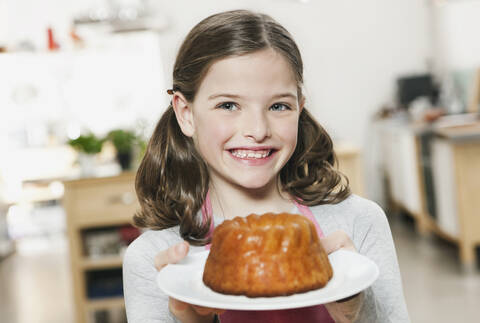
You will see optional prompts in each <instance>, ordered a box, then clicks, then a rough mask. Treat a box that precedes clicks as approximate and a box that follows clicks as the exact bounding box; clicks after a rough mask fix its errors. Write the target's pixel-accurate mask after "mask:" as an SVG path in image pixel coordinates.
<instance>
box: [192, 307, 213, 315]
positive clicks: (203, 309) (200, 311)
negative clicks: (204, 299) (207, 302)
mask: <svg viewBox="0 0 480 323" xmlns="http://www.w3.org/2000/svg"><path fill="white" fill-rule="evenodd" d="M192 307H193V309H194V310H195V312H197V313H198V314H200V315H207V314H210V313H212V312H215V310H214V309H213V308H210V307H203V306H198V305H192Z"/></svg>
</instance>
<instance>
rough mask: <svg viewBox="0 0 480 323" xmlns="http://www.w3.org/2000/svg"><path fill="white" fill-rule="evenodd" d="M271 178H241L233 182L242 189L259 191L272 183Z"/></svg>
mask: <svg viewBox="0 0 480 323" xmlns="http://www.w3.org/2000/svg"><path fill="white" fill-rule="evenodd" d="M272 180H273V178H271V177H268V178H261V177H258V176H256V177H252V178H248V177H243V178H242V179H240V180H236V181H234V182H235V183H236V184H237V185H238V186H241V187H244V188H246V189H261V188H263V187H266V186H268V184H270V183H271V182H272Z"/></svg>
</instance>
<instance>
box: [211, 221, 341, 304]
mask: <svg viewBox="0 0 480 323" xmlns="http://www.w3.org/2000/svg"><path fill="white" fill-rule="evenodd" d="M332 275H333V270H332V267H331V265H330V262H329V260H328V256H327V254H326V253H325V250H324V249H323V247H322V244H321V243H320V240H319V237H318V235H317V232H316V229H315V225H314V224H313V223H312V222H311V221H310V220H309V219H308V218H306V217H304V216H302V215H298V214H289V213H280V214H275V213H266V214H263V215H256V214H250V215H249V216H247V217H236V218H234V219H232V220H225V221H224V222H223V223H222V224H220V225H219V226H218V227H217V228H216V229H215V230H214V232H213V237H212V245H211V249H210V253H209V256H208V258H207V261H206V263H205V268H204V272H203V282H204V283H205V285H207V286H208V287H210V288H211V289H212V290H214V291H216V292H219V293H223V294H231V295H246V296H248V297H273V296H287V295H291V294H295V293H302V292H307V291H310V290H314V289H318V288H321V287H324V286H325V285H326V284H327V282H328V281H329V280H330V279H331V277H332Z"/></svg>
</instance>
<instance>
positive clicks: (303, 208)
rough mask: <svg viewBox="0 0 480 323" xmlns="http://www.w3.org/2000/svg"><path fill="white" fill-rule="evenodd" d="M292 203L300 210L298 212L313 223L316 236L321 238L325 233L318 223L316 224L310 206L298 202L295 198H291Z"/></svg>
mask: <svg viewBox="0 0 480 323" xmlns="http://www.w3.org/2000/svg"><path fill="white" fill-rule="evenodd" d="M293 204H295V206H296V207H297V209H298V210H299V211H300V213H302V215H303V216H306V217H307V218H308V219H309V220H310V221H312V222H313V224H314V225H315V228H316V229H317V234H318V237H319V238H323V237H324V236H325V235H324V234H323V231H322V229H321V228H320V225H319V224H318V222H317V220H316V219H315V216H314V215H313V213H312V211H311V210H310V208H309V207H308V206H306V205H303V204H300V203H298V202H297V201H295V200H293Z"/></svg>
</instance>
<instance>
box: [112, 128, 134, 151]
mask: <svg viewBox="0 0 480 323" xmlns="http://www.w3.org/2000/svg"><path fill="white" fill-rule="evenodd" d="M106 139H108V140H110V141H111V142H112V143H113V145H114V146H115V149H117V152H118V153H130V152H132V149H133V147H134V146H135V144H136V142H137V136H136V135H135V133H134V132H133V131H130V130H123V129H116V130H112V131H110V132H109V133H108V135H107V137H106Z"/></svg>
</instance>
